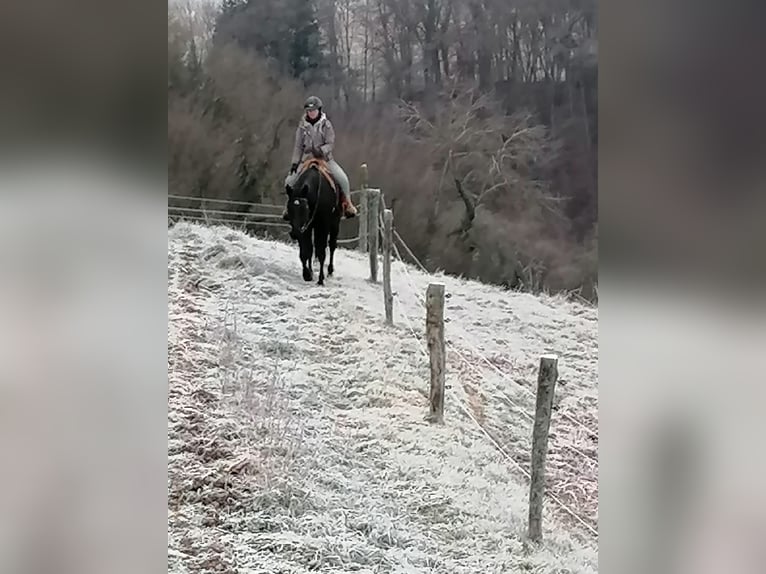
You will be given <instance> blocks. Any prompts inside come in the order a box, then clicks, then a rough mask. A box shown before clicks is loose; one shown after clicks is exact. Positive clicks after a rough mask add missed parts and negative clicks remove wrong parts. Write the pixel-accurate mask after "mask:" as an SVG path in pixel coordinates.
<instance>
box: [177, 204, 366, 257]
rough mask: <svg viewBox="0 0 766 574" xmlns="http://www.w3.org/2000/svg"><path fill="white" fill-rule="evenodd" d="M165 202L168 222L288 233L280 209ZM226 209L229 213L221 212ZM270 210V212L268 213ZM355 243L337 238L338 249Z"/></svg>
mask: <svg viewBox="0 0 766 574" xmlns="http://www.w3.org/2000/svg"><path fill="white" fill-rule="evenodd" d="M361 192H362V190H354V191H352V192H351V194H352V195H356V194H359V193H361ZM168 200H169V202H168V218H169V219H170V220H171V221H177V220H182V219H183V220H190V221H203V222H205V223H208V224H216V225H227V226H230V227H235V228H245V229H259V228H263V229H265V230H272V231H273V230H282V231H283V232H284V233H285V234H286V233H287V232H288V231H289V230H290V225H289V224H288V223H287V222H285V221H282V213H281V212H282V210H283V209H284V205H279V204H274V203H259V202H249V201H239V200H234V199H215V198H209V197H198V196H189V195H175V194H168ZM170 200H173V203H180V202H184V203H186V204H196V205H199V207H189V206H188V205H175V204H171V202H170ZM208 205H213V206H215V208H214V209H213V208H210V207H208ZM226 206H230V207H231V209H225V207H226ZM238 208H242V209H238ZM270 210H273V211H271V213H269V211H270ZM264 211H265V212H264ZM358 241H359V234H358V233H357V235H356V236H353V237H342V238H338V245H344V246H351V245H353V244H355V243H358Z"/></svg>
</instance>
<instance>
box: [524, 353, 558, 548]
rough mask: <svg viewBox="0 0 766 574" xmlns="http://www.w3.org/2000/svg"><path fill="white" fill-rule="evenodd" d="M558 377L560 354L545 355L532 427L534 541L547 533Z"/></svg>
mask: <svg viewBox="0 0 766 574" xmlns="http://www.w3.org/2000/svg"><path fill="white" fill-rule="evenodd" d="M557 378H558V357H556V355H543V356H542V357H541V358H540V371H539V372H538V375H537V408H536V411H535V424H534V429H533V431H532V475H531V480H530V483H531V484H530V487H529V538H530V539H531V540H532V541H534V542H539V541H540V540H541V539H542V537H543V496H544V494H545V457H546V455H547V453H548V431H549V430H550V427H551V411H552V410H553V391H554V389H555V387H556V379H557Z"/></svg>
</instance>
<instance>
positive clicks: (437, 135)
mask: <svg viewBox="0 0 766 574" xmlns="http://www.w3.org/2000/svg"><path fill="white" fill-rule="evenodd" d="M279 1H280V0H268V1H267V2H261V4H258V3H251V2H244V1H243V2H239V1H234V2H232V6H236V7H237V8H236V10H235V9H232V10H233V11H231V12H228V13H227V17H226V19H225V20H223V22H224V23H225V26H223V27H222V28H221V29H222V30H224V32H221V33H220V34H219V35H218V36H216V33H215V31H216V24H217V23H220V22H221V20H220V19H219V14H218V12H217V9H215V8H211V7H210V6H207V8H205V9H200V8H195V9H194V10H191V9H190V8H189V5H190V4H188V3H187V4H173V5H172V6H171V8H170V9H169V22H168V24H169V34H168V42H169V44H168V59H169V62H168V74H169V78H168V81H169V89H168V114H169V116H168V139H169V142H168V143H169V152H170V159H169V162H170V163H169V187H170V192H171V193H174V194H179V195H193V196H204V197H210V198H229V199H236V200H246V201H251V202H270V203H279V202H281V201H282V198H283V191H282V181H283V179H284V175H285V173H286V170H287V168H288V162H289V157H290V147H291V145H292V138H293V132H294V127H295V123H296V121H297V119H298V117H299V115H300V109H301V102H302V101H303V99H304V98H305V96H306V95H307V94H308V93H309V92H317V93H319V94H320V95H321V96H322V97H323V99H324V100H325V103H326V105H327V108H328V109H327V111H328V112H329V114H330V117H331V118H332V120H333V122H334V125H335V127H336V131H337V134H338V137H337V147H336V156H337V158H338V160H339V161H340V163H341V164H342V165H343V166H344V167H345V168H346V169H347V171H348V172H349V175H350V176H351V179H352V185H354V186H358V185H359V177H358V166H359V165H360V164H361V163H367V164H368V165H369V167H370V179H371V182H372V184H373V185H374V186H376V187H380V188H381V189H383V191H384V193H385V196H386V200H387V202H388V203H389V205H392V206H393V208H394V211H395V219H396V225H397V229H398V230H399V232H400V233H401V235H402V236H403V237H404V239H405V240H406V241H407V243H408V244H409V245H410V246H411V247H412V248H413V251H414V252H415V254H416V255H417V256H418V257H419V258H420V259H421V260H422V261H424V263H425V264H426V266H427V267H428V268H430V269H432V270H433V269H442V270H445V271H447V272H448V273H451V274H456V275H462V276H466V277H475V278H480V279H481V280H483V281H487V282H491V283H495V284H499V285H503V286H505V287H507V288H510V289H518V290H525V291H533V292H537V291H541V290H544V291H549V292H571V291H576V292H578V293H579V294H580V295H581V296H583V297H585V298H586V299H589V300H595V299H596V292H597V291H596V282H597V274H596V260H597V228H596V224H595V152H596V149H597V145H596V137H595V129H594V126H595V123H594V122H595V120H594V118H595V109H594V108H592V106H593V105H595V104H594V103H593V102H594V101H595V100H593V102H591V100H592V99H593V98H592V97H591V96H592V94H593V93H595V91H594V88H595V79H594V78H592V77H591V76H590V75H589V74H591V71H590V70H591V68H588V67H587V66H586V64H584V63H583V62H586V58H585V56H582V53H584V51H583V50H584V47H585V46H587V45H589V44H588V42H592V35H593V28H592V26H593V24H592V21H591V15H590V12H589V10H590V8H589V6H590V3H587V2H586V3H585V4H583V5H582V6H579V5H577V4H576V3H572V5H571V6H570V5H569V4H570V3H569V2H566V1H564V0H561V1H557V2H554V3H551V4H550V5H545V6H542V5H541V7H535V6H532V5H530V4H529V3H525V2H521V1H516V2H513V3H511V4H510V5H508V6H506V4H505V3H502V2H487V3H486V9H487V10H488V11H489V12H488V13H491V14H493V17H494V18H495V20H496V24H497V26H498V28H497V30H494V31H492V32H491V33H489V32H487V34H479V36H478V38H479V39H481V38H484V37H485V36H486V38H487V39H488V40H487V41H489V39H490V38H491V42H492V43H491V45H488V46H487V47H486V50H489V51H488V52H487V51H483V50H484V48H482V46H481V45H480V44H478V47H476V46H477V44H476V42H477V40H476V38H475V37H473V36H472V35H471V34H474V33H475V32H473V30H479V31H480V32H481V30H482V29H483V28H482V27H486V26H487V25H488V24H487V22H484V21H483V20H481V19H479V20H477V18H479V14H478V13H476V12H475V10H474V8H475V6H474V5H475V3H474V2H469V1H467V0H466V1H465V2H463V1H462V0H432V1H431V2H426V3H420V2H415V3H413V6H414V7H416V8H417V10H414V11H406V10H404V11H402V10H403V8H402V6H403V5H400V3H397V2H393V0H371V1H370V2H367V3H366V4H364V3H361V4H360V3H359V2H357V1H356V0H350V1H348V2H345V3H341V2H330V1H329V0H317V1H316V2H313V3H312V1H311V0H289V1H290V2H293V3H294V4H295V6H298V5H299V4H300V9H301V10H304V9H309V8H311V6H314V5H315V6H314V7H313V8H312V9H314V10H316V12H317V14H318V16H319V19H318V22H319V25H320V27H321V32H322V34H323V37H325V38H327V39H328V40H327V42H328V43H327V44H326V45H322V46H320V45H317V47H316V48H312V50H313V52H310V53H309V56H312V57H313V56H317V58H318V57H319V56H321V62H318V64H317V65H318V66H320V67H319V68H317V71H316V72H315V73H314V76H312V77H314V80H312V81H313V82H316V78H315V76H316V75H317V74H319V76H320V79H323V80H325V83H324V85H318V84H316V83H313V84H310V85H307V84H308V82H309V81H308V80H307V79H306V77H304V76H299V77H298V76H296V77H292V76H291V75H290V74H289V73H287V72H285V69H286V68H285V66H286V65H287V64H288V63H289V62H287V63H286V62H281V61H279V58H280V57H279V56H278V55H277V56H275V55H274V54H271V56H270V57H271V60H269V61H267V59H266V58H265V57H264V56H265V52H264V50H266V48H263V45H266V46H272V45H273V43H274V41H276V40H273V39H269V38H268V37H267V36H268V34H269V33H270V30H269V29H268V26H267V27H266V28H265V29H263V30H261V29H259V28H258V24H257V22H259V21H261V20H258V18H255V19H253V18H254V16H253V14H255V15H256V16H258V17H260V16H259V14H260V13H259V12H258V10H261V9H263V10H266V9H267V7H270V8H269V10H272V12H267V13H268V14H272V16H271V18H273V19H274V21H273V26H272V28H273V29H274V30H282V29H283V28H280V26H287V23H285V22H283V21H282V20H279V17H278V16H276V14H280V12H279V11H278V10H276V8H277V7H278V6H279ZM284 2H288V0H284ZM516 4H518V6H517V5H516ZM194 6H199V3H194ZM202 6H203V7H204V6H205V5H204V4H202ZM258 6H261V7H260V8H259V7H258ZM290 6H292V4H290ZM421 9H422V11H420V10H421ZM509 9H510V11H509ZM291 10H293V12H290V11H289V10H286V11H285V12H283V14H284V16H283V17H284V18H288V15H289V14H293V13H297V12H295V10H298V8H291ZM514 10H516V12H514ZM354 11H355V12H356V13H358V14H367V17H364V18H362V17H359V18H356V19H354V18H351V17H350V14H351V12H354ZM546 11H547V12H546ZM513 14H516V15H515V16H512V15H513ZM513 18H516V19H517V20H516V21H514V20H513ZM480 20H481V21H480ZM408 22H409V23H408ZM514 22H515V23H514ZM245 23H247V24H246V25H245ZM435 23H438V24H439V25H438V26H437V27H436V28H438V32H437V33H436V36H435V38H438V39H440V40H439V41H440V42H442V43H447V44H446V45H445V46H443V50H441V51H440V52H439V54H440V55H437V57H436V61H438V62H440V70H439V73H438V74H437V75H436V76H434V75H433V74H432V73H431V72H432V71H431V72H428V71H419V70H420V68H419V66H420V65H421V64H422V65H423V66H425V68H424V69H425V70H427V69H428V66H426V64H425V62H427V61H428V57H430V58H431V59H432V60H433V58H434V55H433V53H430V55H429V54H427V50H426V51H422V49H424V48H422V49H420V48H419V47H418V42H420V41H421V40H422V38H420V37H419V36H418V35H417V34H415V35H414V36H412V35H411V34H410V32H408V30H409V31H412V30H420V29H424V30H425V29H428V28H429V26H431V24H435ZM420 26H423V27H424V28H420ZM285 29H286V28H285ZM514 30H515V31H514ZM535 30H538V31H537V32H536V31H535ZM540 30H542V32H540ZM512 32H513V33H512ZM273 33H274V34H276V32H273ZM538 36H539V37H538ZM514 38H515V39H514ZM334 39H335V40H337V42H334ZM272 40H273V41H272ZM264 42H265V44H264ZM449 42H452V44H449ZM504 42H511V44H512V45H513V46H516V48H515V49H518V50H520V52H519V54H521V55H520V56H519V55H518V54H517V55H516V56H514V55H513V54H512V51H509V50H508V49H507V48H508V47H507V46H505V44H504ZM514 42H515V43H514ZM557 43H560V44H561V45H562V46H563V48H562V49H561V50H557V49H553V47H554V46H555V45H556V44H557ZM573 43H574V44H581V45H580V46H579V47H577V46H575V47H574V48H573V47H572V45H573ZM472 46H473V47H474V48H471V47H472ZM504 46H505V47H504ZM580 48H583V50H581V49H580ZM281 49H282V48H280V50H281ZM463 49H475V50H478V52H477V54H478V55H477V56H476V58H477V60H476V61H477V62H478V64H477V66H478V67H475V69H474V68H470V66H469V67H466V65H465V62H466V61H465V60H464V58H465V57H467V56H466V54H465V53H463V52H461V50H463ZM280 53H281V52H280ZM408 53H409V54H410V58H411V61H410V60H407V58H406V57H405V56H406V55H407V54H408ZM487 54H494V56H493V57H494V59H495V63H494V64H492V66H490V68H489V70H490V72H491V74H490V75H491V76H492V78H491V79H490V80H489V86H491V88H488V80H487V78H488V77H489V76H487V73H488V72H487V69H486V68H485V67H482V66H483V64H482V63H481V59H482V58H483V57H485V56H486V55H487ZM426 56H428V57H426ZM526 58H528V60H526ZM333 59H335V60H333ZM333 61H337V62H338V64H337V65H335V64H333ZM291 62H292V60H291ZM503 62H504V63H503ZM362 63H363V64H362ZM291 65H292V64H291ZM325 65H326V67H321V66H325ZM588 65H590V64H588ZM358 66H363V68H359V67H358ZM584 66H585V67H584ZM288 68H289V66H288ZM472 70H473V71H472ZM583 70H585V71H583ZM564 71H566V74H565V72H564ZM437 76H438V77H437ZM474 76H475V77H474ZM561 78H565V79H563V80H562V79H561ZM437 80H438V81H437ZM376 82H377V84H376ZM420 84H422V86H423V87H422V88H419V87H418V85H420ZM375 86H377V88H376V87H375ZM586 89H587V92H586ZM589 94H590V95H589ZM589 98H590V99H589Z"/></svg>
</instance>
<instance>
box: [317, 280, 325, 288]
mask: <svg viewBox="0 0 766 574" xmlns="http://www.w3.org/2000/svg"><path fill="white" fill-rule="evenodd" d="M317 285H319V286H320V287H323V286H324V279H320V280H319V281H317Z"/></svg>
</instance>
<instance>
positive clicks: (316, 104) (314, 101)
mask: <svg viewBox="0 0 766 574" xmlns="http://www.w3.org/2000/svg"><path fill="white" fill-rule="evenodd" d="M303 109H305V110H321V109H322V100H320V99H319V98H318V97H316V96H310V97H309V98H308V99H307V100H306V103H305V104H303Z"/></svg>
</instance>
